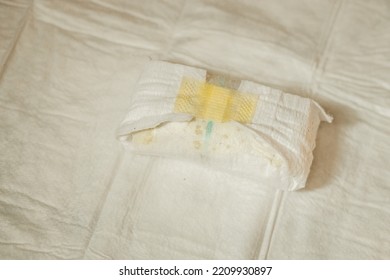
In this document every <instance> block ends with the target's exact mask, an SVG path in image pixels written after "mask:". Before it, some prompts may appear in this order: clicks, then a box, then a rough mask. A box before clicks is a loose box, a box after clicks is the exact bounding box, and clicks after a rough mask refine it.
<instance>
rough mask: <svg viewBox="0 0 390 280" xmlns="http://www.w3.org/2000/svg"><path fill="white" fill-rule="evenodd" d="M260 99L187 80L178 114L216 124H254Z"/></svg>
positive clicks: (175, 110)
mask: <svg viewBox="0 0 390 280" xmlns="http://www.w3.org/2000/svg"><path fill="white" fill-rule="evenodd" d="M258 98H259V96H258V95H255V94H249V93H242V92H239V91H237V90H234V89H229V88H225V87H221V86H217V85H214V84H211V83H207V82H202V81H198V80H195V79H191V78H187V77H184V78H183V79H182V83H181V86H180V89H179V93H178V94H177V97H176V101H175V105H174V112H176V113H187V114H191V115H193V116H194V117H196V118H199V119H204V120H212V121H215V122H228V121H237V122H240V123H250V122H251V120H252V118H253V115H254V114H255V111H256V106H257V102H258Z"/></svg>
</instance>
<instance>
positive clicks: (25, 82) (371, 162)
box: [0, 0, 390, 259]
mask: <svg viewBox="0 0 390 280" xmlns="http://www.w3.org/2000/svg"><path fill="white" fill-rule="evenodd" d="M389 29H390V4H389V2H388V1H386V0H382V1H380V0H375V1H374V0H373V1H363V0H359V1H341V0H340V1H320V0H318V1H309V0H306V1H304V0H302V1H289V0H285V1H233V0H232V1H205V0H204V1H143V2H142V3H141V2H140V1H125V0H121V1H115V2H114V1H102V0H93V1H88V2H87V1H28V0H23V1H22V0H20V1H5V0H0V63H1V64H0V67H1V68H0V258H2V259H12V258H16V259H26V258H28V259H29V258H33V259H46V258H49V259H52V258H59V259H81V258H88V259H95V258H114V259H127V258H129V259H149V258H153V259H159V258H160V259H162V258H167V259H187V258H190V259H194V258H200V259H215V258H217V259H218V258H221V259H228V258H233V259H248V258H262V259H263V258H266V259H373V258H375V259H389V258H390V250H389V248H390V171H389V167H388V166H389V163H390V162H389V158H390V149H389V135H390V121H389V120H390V95H389V92H390V83H389V78H388V77H389V75H390V48H389V45H390V33H389V32H388V30H389ZM151 59H161V60H168V61H172V62H177V63H182V64H187V65H191V66H195V67H200V68H205V69H210V70H214V71H218V72H221V73H224V74H227V75H231V76H235V77H237V78H240V79H247V80H253V81H255V82H258V83H262V84H266V85H269V86H273V87H275V88H279V89H281V90H284V91H286V92H291V93H294V94H297V95H301V96H305V97H310V98H312V99H314V100H316V101H318V102H320V104H321V105H323V106H324V107H325V109H326V110H327V111H329V112H331V113H332V115H333V116H334V122H333V123H332V124H323V125H321V127H320V129H319V131H318V137H317V147H316V149H315V150H314V163H313V165H312V168H311V173H310V175H309V180H308V183H307V187H306V188H305V189H303V190H301V191H297V192H282V191H276V190H275V189H272V188H268V187H264V186H263V185H262V184H261V182H258V183H256V182H253V181H250V180H248V181H246V180H245V179H242V178H238V177H235V176H233V175H231V174H225V173H223V172H220V173H218V172H215V173H212V174H210V172H211V171H209V170H207V169H205V168H203V167H202V166H201V165H199V164H191V163H189V162H187V163H183V162H180V161H174V160H168V159H164V158H153V157H146V156H133V155H132V154H130V153H129V152H128V151H126V150H125V149H123V147H122V146H121V144H120V143H119V141H117V140H116V138H115V132H116V129H117V128H118V126H119V124H120V122H121V120H122V119H123V117H124V116H125V115H126V113H127V111H128V107H129V105H130V104H131V95H132V92H133V91H132V90H133V89H134V86H135V84H136V81H137V79H138V77H139V75H140V72H141V71H142V68H143V66H144V65H145V63H146V62H147V61H149V60H151ZM183 164H186V165H187V166H188V169H187V170H188V171H187V172H186V173H183V172H182V171H181V172H175V171H176V170H183V168H182V165H183ZM179 166H180V168H178V167H179ZM204 178H212V180H211V181H210V180H207V182H206V181H203V180H205V179H204Z"/></svg>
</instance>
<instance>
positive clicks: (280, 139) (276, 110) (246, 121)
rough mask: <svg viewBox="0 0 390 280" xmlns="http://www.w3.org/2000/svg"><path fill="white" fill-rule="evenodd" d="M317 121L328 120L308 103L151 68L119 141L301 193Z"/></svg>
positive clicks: (164, 66)
mask: <svg viewBox="0 0 390 280" xmlns="http://www.w3.org/2000/svg"><path fill="white" fill-rule="evenodd" d="M321 121H327V122H331V121H332V117H331V116H329V115H328V114H326V113H325V111H324V110H323V109H322V108H321V106H320V105H318V104H317V103H316V102H315V101H313V100H311V99H308V98H303V97H300V96H297V95H292V94H288V93H284V92H282V91H280V90H277V89H273V88H270V87H267V86H264V85H260V84H257V83H254V82H250V81H245V80H242V81H240V80H235V79H231V78H227V77H224V76H221V75H217V74H211V73H209V72H207V71H206V70H203V69H199V68H195V67H190V66H185V65H179V64H173V63H168V62H163V61H152V62H149V63H148V65H147V66H146V67H145V69H144V71H143V73H142V75H141V77H140V79H139V81H138V84H137V87H136V88H135V91H134V93H133V100H132V105H131V107H130V109H129V112H128V114H127V116H126V117H125V119H124V120H123V122H122V123H121V125H120V127H119V129H118V138H119V139H120V141H122V142H123V143H124V144H126V146H128V148H129V149H131V151H132V152H134V153H137V154H145V155H150V156H160V157H169V158H177V159H179V160H190V161H193V162H199V164H202V165H204V166H205V167H207V168H215V169H220V170H224V171H226V172H229V173H235V174H237V175H239V176H245V177H246V178H253V179H254V180H262V181H265V182H268V181H269V183H270V184H272V185H273V186H275V187H276V188H279V189H283V190H290V191H292V190H297V189H300V188H303V187H305V184H306V180H307V177H308V174H309V171H310V166H311V163H312V160H313V154H312V151H313V149H314V147H315V139H316V134H317V129H318V127H319V124H320V122H321Z"/></svg>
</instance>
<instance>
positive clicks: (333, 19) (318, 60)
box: [308, 0, 344, 95]
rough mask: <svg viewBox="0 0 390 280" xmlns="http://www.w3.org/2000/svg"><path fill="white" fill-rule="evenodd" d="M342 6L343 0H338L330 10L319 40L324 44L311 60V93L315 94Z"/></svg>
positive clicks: (309, 89) (309, 90)
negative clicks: (330, 12)
mask: <svg viewBox="0 0 390 280" xmlns="http://www.w3.org/2000/svg"><path fill="white" fill-rule="evenodd" d="M343 6H344V0H340V1H338V2H337V3H336V4H335V8H334V9H333V11H332V14H331V16H330V20H329V23H328V24H327V25H328V26H327V27H326V30H325V31H324V34H325V35H323V36H322V37H324V39H323V40H321V43H322V44H323V45H324V47H323V48H321V49H320V50H319V51H318V54H317V55H316V57H315V60H314V61H313V68H314V69H313V70H312V71H313V75H312V78H311V81H310V84H309V85H308V87H309V88H308V92H310V93H311V95H316V94H317V90H316V88H317V84H318V83H317V78H318V77H319V76H320V75H321V74H322V71H323V68H324V66H325V64H326V61H327V60H328V58H327V55H326V54H327V53H328V52H329V49H330V46H331V44H332V41H333V36H334V35H333V34H334V29H335V27H336V23H337V21H338V19H339V18H340V15H341V11H342V8H343Z"/></svg>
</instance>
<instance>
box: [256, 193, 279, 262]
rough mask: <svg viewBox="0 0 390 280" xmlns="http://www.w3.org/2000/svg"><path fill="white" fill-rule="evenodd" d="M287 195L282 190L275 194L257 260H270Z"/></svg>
mask: <svg viewBox="0 0 390 280" xmlns="http://www.w3.org/2000/svg"><path fill="white" fill-rule="evenodd" d="M285 194H286V192H285V191H282V190H277V191H276V193H275V197H274V200H273V202H272V206H271V212H270V214H269V218H268V221H267V225H266V228H265V231H264V236H263V240H262V242H261V245H260V249H259V252H258V254H257V256H255V259H260V260H266V259H268V254H269V251H270V248H271V245H272V240H273V236H274V232H275V230H276V224H277V221H278V219H279V217H280V206H281V204H282V201H283V200H284V198H285Z"/></svg>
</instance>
